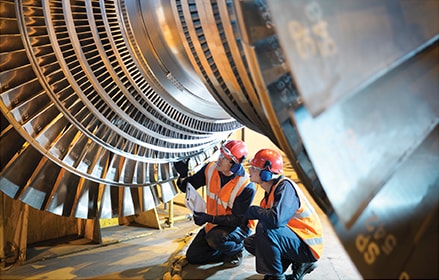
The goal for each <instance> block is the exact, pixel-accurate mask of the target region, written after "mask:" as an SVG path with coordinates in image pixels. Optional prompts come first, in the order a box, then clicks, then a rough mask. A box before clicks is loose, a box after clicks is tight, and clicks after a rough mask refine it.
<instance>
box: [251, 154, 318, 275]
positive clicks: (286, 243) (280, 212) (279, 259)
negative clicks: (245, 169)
mask: <svg viewBox="0 0 439 280" xmlns="http://www.w3.org/2000/svg"><path fill="white" fill-rule="evenodd" d="M249 173H250V180H251V181H252V182H255V183H257V184H259V185H260V186H261V187H262V188H263V189H264V190H265V193H264V198H263V199H262V200H261V202H260V206H251V207H250V208H249V210H248V211H247V213H246V217H247V218H248V219H255V220H258V224H257V227H256V233H255V234H254V235H251V236H250V237H248V238H246V240H245V241H244V246H245V248H246V249H247V251H249V252H250V253H251V254H253V255H255V256H256V271H257V272H258V273H261V274H264V275H265V276H264V279H294V280H296V279H302V278H303V276H304V275H305V274H307V273H310V272H311V271H313V270H314V269H315V267H316V261H317V260H318V259H319V258H320V256H321V254H322V250H323V240H322V226H321V222H320V219H319V217H318V215H317V213H316V211H315V209H314V208H313V207H312V205H311V203H310V202H309V201H308V199H307V198H306V197H305V195H304V194H303V192H302V191H301V189H300V188H299V187H298V186H297V184H296V183H295V182H294V181H292V180H290V179H288V178H286V177H284V176H283V175H282V173H283V160H282V155H281V154H280V153H279V152H277V151H275V150H272V149H262V150H259V151H258V152H257V153H256V154H255V156H254V158H253V159H252V160H251V161H250V167H249ZM290 265H291V267H292V270H293V274H291V275H285V272H286V270H287V269H288V267H289V266H290Z"/></svg>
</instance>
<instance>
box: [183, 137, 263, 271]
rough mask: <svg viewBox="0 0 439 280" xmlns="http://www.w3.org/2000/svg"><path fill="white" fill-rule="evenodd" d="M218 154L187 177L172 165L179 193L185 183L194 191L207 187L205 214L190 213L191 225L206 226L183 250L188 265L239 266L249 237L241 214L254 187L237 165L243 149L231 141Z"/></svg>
mask: <svg viewBox="0 0 439 280" xmlns="http://www.w3.org/2000/svg"><path fill="white" fill-rule="evenodd" d="M220 152H221V153H220V155H219V158H218V160H217V161H216V162H210V163H207V164H206V165H205V166H203V168H202V169H200V170H199V171H198V172H197V173H195V174H194V175H192V176H190V177H186V176H187V171H188V170H187V166H185V165H184V164H182V163H181V162H180V163H178V164H175V167H176V169H177V172H178V173H179V174H180V178H179V179H178V182H177V185H178V187H179V189H180V190H181V191H182V192H186V187H187V184H188V183H190V184H191V185H192V186H193V187H194V188H195V189H198V188H199V187H202V186H207V188H206V189H207V199H206V212H207V213H204V212H203V213H200V212H194V216H193V218H194V222H195V224H197V225H199V226H202V225H204V224H206V225H205V226H204V227H203V228H202V229H200V230H199V231H198V234H197V235H196V236H195V237H194V239H193V240H192V243H191V244H190V245H189V247H188V249H187V252H186V260H187V261H188V262H189V263H191V264H207V263H218V262H223V265H224V266H229V267H230V266H238V265H240V264H241V262H242V251H243V249H244V239H245V238H246V237H248V236H249V234H250V228H249V226H248V223H247V220H246V219H245V218H244V214H245V212H246V211H247V210H248V208H249V207H250V205H251V203H252V202H253V199H254V196H255V193H256V187H255V184H254V183H252V182H250V180H249V177H248V174H247V173H246V172H245V169H244V167H243V166H242V165H241V163H242V162H243V161H244V160H245V159H246V157H247V154H248V150H247V147H246V145H245V143H244V142H242V141H238V140H231V141H228V142H226V143H225V144H224V145H223V146H222V147H221V148H220ZM185 177H186V178H185Z"/></svg>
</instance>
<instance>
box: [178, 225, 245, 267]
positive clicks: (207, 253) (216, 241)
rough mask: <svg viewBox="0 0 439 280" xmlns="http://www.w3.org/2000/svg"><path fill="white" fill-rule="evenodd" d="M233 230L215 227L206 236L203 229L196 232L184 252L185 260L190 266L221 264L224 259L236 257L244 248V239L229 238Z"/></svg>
mask: <svg viewBox="0 0 439 280" xmlns="http://www.w3.org/2000/svg"><path fill="white" fill-rule="evenodd" d="M233 230H235V228H231V227H224V226H216V227H214V228H212V229H211V230H210V231H209V232H208V233H207V234H206V230H205V228H202V229H201V230H200V231H198V233H197V235H196V236H195V237H194V239H193V240H192V243H191V244H190V245H189V248H188V249H187V252H186V260H187V261H188V262H189V263H191V264H207V263H218V262H223V261H224V258H226V257H231V256H234V255H236V254H237V253H238V252H240V251H241V250H242V249H243V248H244V239H242V240H236V239H234V238H231V237H230V236H229V233H231V232H232V231H233Z"/></svg>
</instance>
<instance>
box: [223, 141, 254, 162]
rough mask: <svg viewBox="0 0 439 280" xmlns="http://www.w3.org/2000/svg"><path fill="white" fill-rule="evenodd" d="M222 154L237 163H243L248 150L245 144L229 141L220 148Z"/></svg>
mask: <svg viewBox="0 0 439 280" xmlns="http://www.w3.org/2000/svg"><path fill="white" fill-rule="evenodd" d="M220 151H221V153H222V154H223V155H224V156H225V157H226V158H228V159H230V160H233V161H234V162H235V163H241V162H242V161H243V159H245V158H246V157H247V154H248V150H247V146H246V145H245V143H244V142H242V141H239V140H230V141H227V142H226V143H225V144H224V145H222V146H221V148H220Z"/></svg>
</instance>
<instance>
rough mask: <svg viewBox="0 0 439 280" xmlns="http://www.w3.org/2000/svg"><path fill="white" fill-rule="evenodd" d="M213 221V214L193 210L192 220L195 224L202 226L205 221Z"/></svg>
mask: <svg viewBox="0 0 439 280" xmlns="http://www.w3.org/2000/svg"><path fill="white" fill-rule="evenodd" d="M212 221H213V216H212V215H209V214H206V213H204V212H197V211H194V222H195V224H196V225H197V226H202V225H204V224H205V223H211V222H212Z"/></svg>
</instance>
